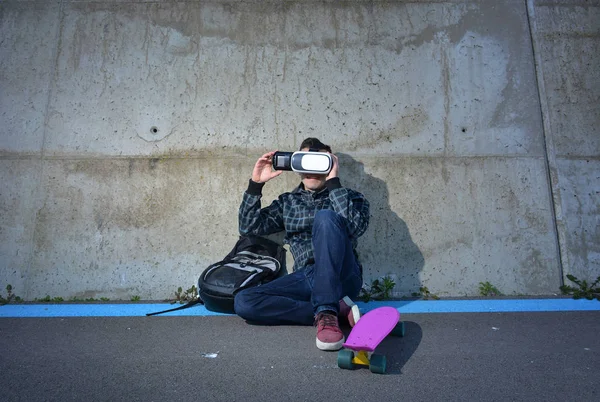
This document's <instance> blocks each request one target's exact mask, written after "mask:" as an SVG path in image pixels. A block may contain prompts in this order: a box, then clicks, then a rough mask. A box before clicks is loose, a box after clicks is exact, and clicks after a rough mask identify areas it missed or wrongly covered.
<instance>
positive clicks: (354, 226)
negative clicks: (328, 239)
mask: <svg viewBox="0 0 600 402" xmlns="http://www.w3.org/2000/svg"><path fill="white" fill-rule="evenodd" d="M263 186H264V183H255V182H253V181H252V180H250V183H249V185H248V189H247V190H246V192H245V193H244V196H243V198H242V204H241V205H240V209H239V214H238V217H239V231H240V234H242V235H247V234H253V235H258V236H264V235H269V234H272V233H277V232H281V231H285V233H286V234H285V238H284V243H287V244H289V245H290V250H291V252H292V255H293V256H294V271H295V270H297V269H301V268H304V267H305V266H307V265H309V264H311V263H313V262H314V256H313V247H312V240H311V237H312V226H313V221H314V217H315V213H316V212H317V211H319V210H321V209H331V210H333V211H335V212H337V213H338V214H339V215H341V216H342V217H344V218H345V222H346V229H347V230H348V234H349V235H350V241H351V243H352V247H353V249H354V253H355V254H356V245H357V239H358V238H359V237H360V236H361V235H362V234H363V233H364V232H365V231H366V230H367V227H368V225H369V202H368V201H367V200H366V198H365V197H364V196H363V195H362V194H361V193H359V192H357V191H354V190H351V189H348V188H344V187H342V186H341V184H340V180H339V178H333V179H330V180H328V181H327V182H326V187H325V188H324V189H322V190H321V191H319V192H310V191H308V190H305V189H304V186H303V185H302V183H301V184H300V185H299V186H298V187H297V188H296V189H295V190H294V191H292V192H288V193H284V194H281V195H280V196H279V197H278V198H277V199H276V200H274V201H273V202H272V203H271V205H269V206H267V207H265V208H261V198H262V188H263Z"/></svg>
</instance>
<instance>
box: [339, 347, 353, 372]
mask: <svg viewBox="0 0 600 402" xmlns="http://www.w3.org/2000/svg"><path fill="white" fill-rule="evenodd" d="M352 359H354V352H352V351H351V350H340V351H339V352H338V358H337V363H338V367H339V368H341V369H346V370H352V369H353V368H354V364H352Z"/></svg>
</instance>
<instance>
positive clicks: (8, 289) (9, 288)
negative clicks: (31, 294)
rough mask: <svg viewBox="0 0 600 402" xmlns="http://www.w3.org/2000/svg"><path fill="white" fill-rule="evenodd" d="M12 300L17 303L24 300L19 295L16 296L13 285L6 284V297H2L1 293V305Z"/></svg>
mask: <svg viewBox="0 0 600 402" xmlns="http://www.w3.org/2000/svg"><path fill="white" fill-rule="evenodd" d="M11 301H14V302H16V303H21V302H22V301H23V300H22V299H21V298H20V297H19V296H16V295H15V294H14V293H13V287H12V285H6V298H4V297H2V295H0V305H5V304H8V303H10V302H11Z"/></svg>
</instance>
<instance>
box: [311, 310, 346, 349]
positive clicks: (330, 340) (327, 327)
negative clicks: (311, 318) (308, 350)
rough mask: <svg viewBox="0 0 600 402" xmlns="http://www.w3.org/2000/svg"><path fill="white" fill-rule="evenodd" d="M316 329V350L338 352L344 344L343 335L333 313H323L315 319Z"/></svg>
mask: <svg viewBox="0 0 600 402" xmlns="http://www.w3.org/2000/svg"><path fill="white" fill-rule="evenodd" d="M315 326H316V327H317V348H319V349H321V350H340V349H341V348H342V344H343V343H344V340H345V339H344V334H343V333H342V330H341V329H340V326H339V324H338V319H337V317H336V316H335V314H334V313H333V312H329V311H323V312H322V313H319V314H317V318H315Z"/></svg>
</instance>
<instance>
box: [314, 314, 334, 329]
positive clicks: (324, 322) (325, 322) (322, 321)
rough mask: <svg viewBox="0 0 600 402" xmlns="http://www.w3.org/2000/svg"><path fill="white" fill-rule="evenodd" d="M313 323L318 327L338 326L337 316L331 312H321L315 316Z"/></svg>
mask: <svg viewBox="0 0 600 402" xmlns="http://www.w3.org/2000/svg"><path fill="white" fill-rule="evenodd" d="M315 325H316V326H318V327H319V328H327V327H333V328H336V329H337V328H339V325H338V322H337V317H336V316H334V315H333V314H326V313H322V314H319V315H318V316H317V319H316V323H315Z"/></svg>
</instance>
